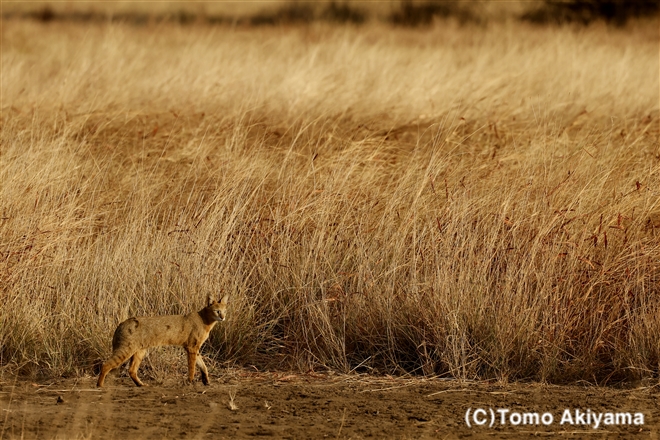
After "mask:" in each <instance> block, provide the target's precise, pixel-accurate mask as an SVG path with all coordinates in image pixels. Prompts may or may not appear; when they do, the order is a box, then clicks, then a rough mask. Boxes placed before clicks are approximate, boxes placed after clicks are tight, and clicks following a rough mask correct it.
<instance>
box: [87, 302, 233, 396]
mask: <svg viewBox="0 0 660 440" xmlns="http://www.w3.org/2000/svg"><path fill="white" fill-rule="evenodd" d="M228 300H229V296H228V295H225V296H224V297H223V298H222V300H220V301H219V302H218V301H211V298H210V297H209V298H208V300H207V304H208V305H207V306H206V307H204V308H203V309H202V310H200V311H199V312H193V313H189V314H187V315H168V316H153V317H144V316H140V317H137V318H129V319H127V320H126V321H124V322H122V323H121V324H119V326H118V327H117V329H116V330H115V334H114V336H113V337H112V356H110V359H108V360H107V361H106V362H105V363H104V364H103V367H101V374H100V375H99V380H98V382H97V384H96V386H98V387H102V386H103V382H104V381H105V376H106V375H107V374H108V373H109V372H110V371H112V370H114V369H115V368H117V367H119V366H120V365H122V364H123V363H124V362H126V360H128V358H130V357H132V359H131V365H130V367H129V369H128V373H129V375H130V376H131V379H133V382H135V385H137V386H139V387H141V386H144V384H143V383H142V381H140V379H139V378H138V375H137V372H138V368H139V366H140V362H142V358H144V355H145V354H146V352H147V349H148V348H151V347H157V346H160V345H180V346H182V347H183V348H184V349H185V350H186V352H187V354H188V378H189V379H190V381H191V382H192V381H193V380H194V379H195V365H197V366H199V368H200V370H201V371H202V382H203V383H204V385H208V384H209V372H208V370H207V369H206V365H205V364H204V361H203V360H202V358H201V357H200V356H199V348H200V347H201V346H202V344H203V343H204V341H206V339H207V338H208V337H209V333H210V332H211V329H212V328H213V326H214V325H215V324H216V323H217V322H220V321H224V319H225V315H226V313H227V301H228Z"/></svg>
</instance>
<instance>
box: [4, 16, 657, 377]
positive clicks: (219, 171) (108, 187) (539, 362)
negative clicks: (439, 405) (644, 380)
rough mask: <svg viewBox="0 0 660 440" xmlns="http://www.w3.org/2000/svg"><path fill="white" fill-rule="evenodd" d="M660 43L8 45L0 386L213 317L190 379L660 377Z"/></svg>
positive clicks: (439, 39)
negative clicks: (141, 323)
mask: <svg viewBox="0 0 660 440" xmlns="http://www.w3.org/2000/svg"><path fill="white" fill-rule="evenodd" d="M656 25H657V23H637V25H636V26H634V27H630V28H627V29H610V28H606V27H598V26H595V27H591V28H587V29H582V30H579V31H578V30H571V29H568V28H545V29H540V28H533V27H527V26H524V25H520V24H512V23H509V24H498V25H493V26H488V27H482V28H478V29H477V28H471V27H456V26H455V25H452V24H451V23H443V24H442V25H441V26H435V27H432V28H430V29H426V30H405V29H391V28H387V27H384V26H381V25H377V24H371V25H369V26H366V27H363V28H360V29H355V28H351V27H328V26H325V25H312V26H306V27H297V28H286V27H280V28H273V29H260V30H249V29H248V30H246V29H233V30H232V29H229V28H211V27H200V26H197V27H189V28H181V27H176V26H172V25H157V26H146V27H141V28H134V27H129V26H122V25H95V26H89V25H77V26H63V25H61V24H57V23H52V24H46V25H44V24H36V23H32V22H22V21H5V22H3V23H2V41H1V43H2V70H1V73H2V84H1V86H2V89H1V91H2V108H1V110H2V146H1V148H2V149H1V151H0V154H1V156H0V182H1V184H0V303H1V304H2V307H1V308H0V364H1V365H2V366H3V367H4V368H5V370H10V371H20V372H36V371H38V372H41V373H43V374H47V375H51V374H80V373H81V372H83V371H85V372H91V371H92V366H93V365H94V364H95V363H96V362H98V360H99V359H101V358H104V357H106V356H107V354H108V353H109V349H110V347H109V345H110V339H111V335H112V331H113V330H114V328H115V326H116V325H117V323H118V322H119V321H121V320H123V319H125V318H127V317H128V316H130V315H134V314H164V313H184V312H188V311H190V310H193V309H197V308H199V307H200V304H201V303H202V302H203V301H204V298H205V297H206V295H207V294H208V293H216V294H217V295H219V296H220V295H221V294H222V293H231V294H232V295H233V298H232V301H233V304H232V309H231V310H230V318H229V321H228V322H227V323H225V324H223V325H222V326H218V328H219V330H218V331H216V332H214V334H213V335H212V336H211V340H210V343H208V345H207V347H206V355H208V356H210V357H214V358H216V359H217V360H219V361H222V362H224V363H225V365H232V364H242V365H251V364H253V365H257V366H260V367H268V368H294V369H297V370H301V371H308V370H310V369H319V368H330V369H336V370H340V371H344V372H348V371H365V370H367V371H379V372H386V371H387V372H398V373H401V372H414V373H422V374H427V375H438V374H448V375H452V376H455V377H461V378H491V377H496V378H499V379H502V380H509V379H511V380H513V379H535V380H547V381H555V382H561V381H572V380H577V379H587V380H593V381H599V382H605V381H607V380H613V379H617V378H630V377H638V376H649V375H652V374H655V373H657V371H658V362H659V359H660V358H659V356H658V354H659V353H658V350H659V347H658V340H659V336H660V326H659V324H660V303H659V302H658V295H659V294H660V284H659V282H660V267H659V264H660V244H659V242H658V234H659V232H660V231H658V228H660V197H659V196H660V187H659V183H660V179H659V172H660V146H659V144H658V136H659V130H658V117H659V114H658V99H659V97H660V96H659V90H658V71H659V66H658V41H659V40H658V35H657V26H656Z"/></svg>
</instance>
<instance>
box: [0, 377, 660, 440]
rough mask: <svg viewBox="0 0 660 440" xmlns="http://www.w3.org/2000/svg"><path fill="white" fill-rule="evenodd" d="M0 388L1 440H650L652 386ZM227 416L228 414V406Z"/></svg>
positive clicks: (118, 384) (275, 380)
mask: <svg viewBox="0 0 660 440" xmlns="http://www.w3.org/2000/svg"><path fill="white" fill-rule="evenodd" d="M94 383H95V378H92V377H84V378H79V379H65V380H55V381H50V382H41V383H33V382H30V381H25V380H18V381H11V380H5V381H4V382H2V383H1V387H0V402H1V404H0V406H1V408H2V413H3V414H2V418H0V421H2V430H1V431H0V437H1V438H8V439H13V438H43V439H46V438H105V439H111V438H126V436H127V435H129V436H130V438H157V439H160V438H226V437H232V438H254V437H269V438H291V439H296V438H353V439H357V438H368V437H371V438H443V439H451V438H464V437H473V438H474V437H480V438H481V437H485V438H496V439H499V438H507V439H508V438H515V437H529V436H531V435H535V436H541V437H546V436H551V435H552V436H556V435H559V436H561V437H569V438H631V437H635V438H657V434H656V433H657V431H658V429H660V423H659V421H660V409H659V407H658V393H657V387H639V388H635V389H628V390H617V389H612V388H596V387H578V386H571V387H569V386H545V385H539V384H515V385H499V384H495V383H487V382H479V383H476V382H469V383H468V382H463V383H460V382H457V381H447V380H440V379H401V378H388V377H384V378H365V377H364V376H351V375H349V376H345V375H325V374H324V375H322V374H315V375H293V374H287V373H261V374H257V373H250V372H246V371H242V372H233V373H230V374H227V375H225V376H223V377H220V378H218V379H216V380H215V381H214V383H212V384H211V386H209V387H203V386H201V385H199V384H198V385H195V386H190V385H184V384H183V383H182V381H176V380H167V381H165V382H161V383H158V382H152V383H151V386H148V387H145V388H137V387H135V386H133V384H132V382H131V381H130V379H129V378H127V377H110V378H109V383H108V387H107V388H106V389H104V390H98V389H97V388H95V387H94ZM232 397H233V404H234V407H235V408H236V409H234V410H231V409H230V405H231V404H230V401H231V400H232ZM479 407H480V408H485V409H488V408H493V409H494V410H497V409H510V410H511V411H512V412H515V411H518V412H538V413H545V412H550V413H552V414H553V416H554V418H555V421H554V423H553V424H552V425H549V426H543V425H540V426H511V425H508V426H495V427H494V428H492V429H489V428H472V429H471V428H469V427H467V426H466V423H465V421H464V416H465V412H466V410H467V409H468V408H473V409H474V408H479ZM565 409H570V410H573V411H574V410H575V409H581V410H583V411H586V410H587V409H591V411H592V412H608V411H612V412H615V411H626V412H633V413H634V412H643V413H644V416H645V424H644V425H643V426H635V425H632V426H605V427H603V426H601V427H599V428H598V429H594V428H593V427H591V426H572V425H570V424H563V425H561V424H560V423H559V422H560V417H561V413H562V412H563V410H565Z"/></svg>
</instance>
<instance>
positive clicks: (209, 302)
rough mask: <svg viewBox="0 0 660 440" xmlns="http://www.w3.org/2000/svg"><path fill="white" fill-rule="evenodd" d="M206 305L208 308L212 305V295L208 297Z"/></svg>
mask: <svg viewBox="0 0 660 440" xmlns="http://www.w3.org/2000/svg"><path fill="white" fill-rule="evenodd" d="M206 305H207V306H210V305H211V295H206Z"/></svg>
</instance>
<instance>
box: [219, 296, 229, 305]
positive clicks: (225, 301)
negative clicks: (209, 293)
mask: <svg viewBox="0 0 660 440" xmlns="http://www.w3.org/2000/svg"><path fill="white" fill-rule="evenodd" d="M227 302H229V295H225V296H223V297H222V299H221V300H220V304H222V305H223V306H226V305H227Z"/></svg>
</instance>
